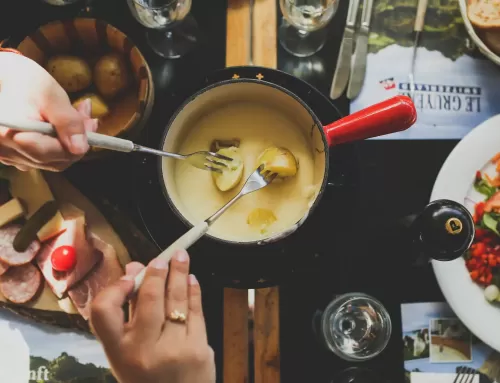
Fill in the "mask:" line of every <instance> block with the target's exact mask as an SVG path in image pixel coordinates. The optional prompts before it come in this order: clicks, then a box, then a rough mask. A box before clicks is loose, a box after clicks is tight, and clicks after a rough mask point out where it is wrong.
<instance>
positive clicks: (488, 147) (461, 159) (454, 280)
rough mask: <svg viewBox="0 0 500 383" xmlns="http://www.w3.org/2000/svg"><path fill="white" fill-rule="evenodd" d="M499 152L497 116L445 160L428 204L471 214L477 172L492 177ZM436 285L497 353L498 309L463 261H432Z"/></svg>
mask: <svg viewBox="0 0 500 383" xmlns="http://www.w3.org/2000/svg"><path fill="white" fill-rule="evenodd" d="M498 152H500V115H497V116H495V117H492V118H490V119H489V120H487V121H485V122H483V123H482V124H481V125H479V126H478V127H476V128H475V129H474V130H472V131H471V132H470V133H469V134H468V135H467V136H465V138H464V139H463V140H462V141H460V142H459V143H458V145H457V146H456V147H455V149H453V151H452V152H451V154H450V155H449V156H448V158H447V159H446V161H445V163H444V165H443V167H442V168H441V171H440V172H439V175H438V177H437V179H436V183H435V184H434V189H433V190H432V195H431V201H434V200H436V199H450V200H453V201H456V202H459V203H461V204H464V205H465V206H466V207H467V208H468V209H469V210H470V211H471V212H473V208H474V203H475V202H479V201H482V200H484V196H482V195H481V194H479V193H478V192H476V191H475V190H474V188H473V182H474V177H475V174H476V171H477V170H481V171H486V172H487V173H488V174H490V175H494V174H495V169H494V166H493V165H492V164H491V163H490V160H491V158H492V157H493V156H494V155H495V154H496V153H498ZM432 266H433V268H434V272H435V274H436V278H437V280H438V283H439V286H440V287H441V290H442V291H443V294H444V296H445V297H446V300H447V301H448V303H449V304H450V306H451V308H452V309H453V311H455V313H456V314H457V316H458V317H459V318H460V320H461V321H462V322H463V323H464V324H465V325H466V326H467V327H468V328H469V329H470V330H471V331H472V332H473V333H474V334H475V335H476V336H477V337H478V338H480V339H481V340H482V341H483V342H484V343H486V344H488V345H490V346H491V347H492V348H494V349H495V350H497V351H500V306H498V305H496V304H495V305H492V304H491V303H488V302H487V301H486V300H485V298H484V296H483V289H482V288H480V287H479V286H478V285H476V284H475V283H474V282H473V281H472V280H471V279H470V277H469V274H468V271H467V268H466V266H465V261H464V260H463V258H459V259H456V260H455V261H451V262H438V261H432Z"/></svg>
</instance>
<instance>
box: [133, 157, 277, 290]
mask: <svg viewBox="0 0 500 383" xmlns="http://www.w3.org/2000/svg"><path fill="white" fill-rule="evenodd" d="M275 178H276V174H275V173H271V172H269V171H264V169H263V165H261V166H259V167H258V168H257V169H256V170H255V171H254V172H253V173H252V174H250V177H248V178H247V180H246V182H245V184H244V185H243V187H242V188H241V190H240V192H239V193H238V194H237V195H236V196H235V197H234V198H232V199H231V200H230V201H229V202H228V203H226V204H225V205H224V206H222V207H221V208H220V209H219V210H217V211H216V212H215V213H214V214H213V215H211V216H210V217H208V218H207V219H206V220H205V221H203V222H200V223H199V224H197V225H196V226H194V227H192V228H191V230H189V231H188V232H187V233H185V234H184V235H182V236H181V237H180V238H179V239H178V240H177V241H175V242H174V243H172V244H171V245H170V246H169V247H168V248H167V249H166V250H164V251H163V252H162V253H161V254H160V255H158V258H162V259H165V260H167V261H170V260H171V259H172V257H173V255H174V253H175V252H176V251H177V250H181V249H184V250H187V249H188V248H189V247H190V246H191V245H193V244H194V243H195V242H196V241H198V240H199V239H200V238H201V237H203V236H204V235H205V233H206V232H207V231H208V228H209V227H210V225H212V224H213V223H214V222H215V221H216V220H217V219H218V218H219V217H220V216H221V215H222V214H224V212H225V211H226V210H227V209H229V208H230V207H231V206H232V205H233V204H234V203H236V201H238V200H239V199H240V198H241V197H243V196H245V195H247V194H250V193H253V192H255V191H257V190H260V189H262V188H264V187H266V186H267V185H269V184H270V183H271V182H272V181H273V180H274V179H275ZM145 274H146V269H143V270H142V271H141V272H140V273H139V274H138V275H137V276H136V277H135V281H134V292H136V291H137V290H139V287H141V284H142V282H143V280H144V275H145Z"/></svg>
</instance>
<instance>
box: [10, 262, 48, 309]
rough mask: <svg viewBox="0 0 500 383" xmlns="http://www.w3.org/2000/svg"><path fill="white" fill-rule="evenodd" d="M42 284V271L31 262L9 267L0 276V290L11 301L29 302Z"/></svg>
mask: <svg viewBox="0 0 500 383" xmlns="http://www.w3.org/2000/svg"><path fill="white" fill-rule="evenodd" d="M41 285H42V273H41V272H40V270H38V268H37V267H36V266H33V264H31V263H27V264H26V265H22V266H16V267H9V270H7V272H6V273H5V274H3V275H1V276H0V291H1V292H2V294H3V296H4V297H5V298H7V299H8V300H9V301H11V302H12V303H18V304H20V303H26V302H29V301H30V300H31V299H33V297H34V296H35V295H36V294H37V292H38V290H39V289H40V286H41Z"/></svg>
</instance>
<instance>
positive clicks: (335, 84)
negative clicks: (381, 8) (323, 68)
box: [330, 0, 359, 100]
mask: <svg viewBox="0 0 500 383" xmlns="http://www.w3.org/2000/svg"><path fill="white" fill-rule="evenodd" d="M358 8H359V0H350V1H349V10H348V11H347V20H346V24H345V29H344V36H343V37H342V43H341V44H340V50H339V57H338V58H337V67H336V68H335V74H334V75H333V81H332V87H331V88H330V98H331V99H333V100H335V99H336V98H339V97H340V96H341V95H342V93H343V92H344V90H345V88H346V86H347V81H348V80H349V73H350V72H351V58H352V48H353V39H354V27H355V26H356V16H357V14H358Z"/></svg>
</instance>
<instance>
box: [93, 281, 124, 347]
mask: <svg viewBox="0 0 500 383" xmlns="http://www.w3.org/2000/svg"><path fill="white" fill-rule="evenodd" d="M133 288H134V281H133V276H130V275H125V276H123V277H122V278H121V279H120V280H118V281H117V282H115V283H114V284H113V285H111V286H109V287H107V288H106V289H104V290H103V291H101V293H99V294H98V295H97V297H96V298H95V299H94V301H93V302H92V305H91V309H90V324H91V326H92V328H93V329H94V332H95V335H96V336H97V337H98V338H99V339H100V340H101V342H102V344H103V346H104V348H106V349H109V348H112V347H114V346H117V345H118V344H119V343H120V339H121V337H122V335H123V331H124V325H125V315H124V312H123V308H122V307H123V305H124V304H125V302H126V301H127V298H128V295H129V294H130V293H131V292H132V290H133Z"/></svg>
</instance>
